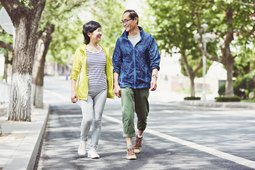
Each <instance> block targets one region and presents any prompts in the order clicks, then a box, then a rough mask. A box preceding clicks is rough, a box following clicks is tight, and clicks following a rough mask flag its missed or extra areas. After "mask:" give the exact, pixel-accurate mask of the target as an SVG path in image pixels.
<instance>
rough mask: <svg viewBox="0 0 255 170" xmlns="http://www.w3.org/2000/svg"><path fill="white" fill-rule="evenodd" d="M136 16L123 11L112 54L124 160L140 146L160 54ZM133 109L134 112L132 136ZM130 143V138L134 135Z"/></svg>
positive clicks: (134, 156)
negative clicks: (118, 101)
mask: <svg viewBox="0 0 255 170" xmlns="http://www.w3.org/2000/svg"><path fill="white" fill-rule="evenodd" d="M138 21H139V18H138V15H137V13H136V12H135V11H134V10H126V11H124V13H123V15H122V20H121V23H122V24H123V26H124V28H125V31H124V32H123V34H122V36H121V37H119V38H118V40H117V43H116V46H115V49H114V54H113V59H112V61H113V67H114V68H113V72H114V93H115V95H116V96H118V97H121V109H122V123H123V136H124V137H125V138H126V144H127V159H129V160H133V159H136V153H140V152H141V149H142V137H143V132H144V130H145V128H146V125H147V116H148V113H149V103H148V97H149V90H151V91H154V90H156V88H157V78H158V71H159V63H160V55H159V52H158V48H157V44H156V42H155V40H154V38H153V37H152V36H151V35H150V34H148V33H146V32H144V31H143V29H142V28H141V27H140V26H138ZM134 112H136V115H137V129H138V132H137V134H136V135H135V128H134ZM135 136H136V139H135V144H134V145H132V137H135Z"/></svg>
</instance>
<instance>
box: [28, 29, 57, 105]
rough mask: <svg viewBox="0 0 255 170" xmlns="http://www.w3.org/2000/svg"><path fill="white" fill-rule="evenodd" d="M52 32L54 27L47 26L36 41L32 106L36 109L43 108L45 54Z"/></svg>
mask: <svg viewBox="0 0 255 170" xmlns="http://www.w3.org/2000/svg"><path fill="white" fill-rule="evenodd" d="M53 32H54V25H52V24H51V25H50V24H48V25H47V26H46V28H45V30H44V32H43V33H42V34H41V35H40V38H39V39H38V42H37V45H36V50H35V61H34V66H33V85H32V86H33V90H32V100H33V105H34V106H35V107H37V108H43V78H44V65H45V58H46V54H47V52H48V49H49V45H50V42H51V39H52V37H51V35H52V33H53Z"/></svg>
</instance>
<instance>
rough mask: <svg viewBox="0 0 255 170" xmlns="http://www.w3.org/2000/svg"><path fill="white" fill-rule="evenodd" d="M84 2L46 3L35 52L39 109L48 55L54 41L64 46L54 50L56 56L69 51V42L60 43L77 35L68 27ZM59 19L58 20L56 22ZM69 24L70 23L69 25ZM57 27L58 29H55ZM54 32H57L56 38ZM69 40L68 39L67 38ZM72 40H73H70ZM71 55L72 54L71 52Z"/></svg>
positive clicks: (41, 105) (34, 86) (35, 103)
mask: <svg viewBox="0 0 255 170" xmlns="http://www.w3.org/2000/svg"><path fill="white" fill-rule="evenodd" d="M85 2H86V1H84V0H74V1H68V0H65V1H63V0H62V1H59V0H55V1H53V0H48V1H47V3H46V7H45V10H44V12H43V15H42V19H41V24H40V31H39V32H38V33H37V34H38V36H37V37H38V39H37V45H36V52H35V62H34V67H33V81H32V82H33V94H32V99H33V105H34V106H35V107H37V108H42V107H43V84H44V81H43V80H44V65H45V61H46V55H47V53H48V50H49V48H50V44H51V42H52V40H53V39H54V38H55V40H54V41H53V43H54V42H56V43H55V44H56V45H57V46H59V45H60V44H63V46H62V49H58V50H52V51H54V52H53V53H55V54H54V56H58V57H59V58H63V56H62V55H59V53H60V51H63V49H65V51H67V50H68V46H69V45H68V44H69V43H70V42H68V41H66V40H65V41H58V40H61V39H62V38H63V37H68V36H69V35H76V34H75V32H73V31H72V30H68V29H67V27H69V26H70V25H69V24H70V18H72V17H71V15H72V12H73V10H74V9H76V8H81V7H83V5H84V4H85ZM56 18H58V20H56ZM68 22H69V23H68ZM55 27H56V28H55ZM54 30H57V32H56V35H57V36H54V35H53V33H54ZM67 39H68V38H67ZM70 39H72V38H70ZM69 53H70V52H69Z"/></svg>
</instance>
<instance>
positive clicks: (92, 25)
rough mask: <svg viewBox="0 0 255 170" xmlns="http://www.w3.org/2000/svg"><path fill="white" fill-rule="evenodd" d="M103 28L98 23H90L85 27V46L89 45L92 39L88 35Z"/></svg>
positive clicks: (83, 30)
mask: <svg viewBox="0 0 255 170" xmlns="http://www.w3.org/2000/svg"><path fill="white" fill-rule="evenodd" d="M98 28H101V25H100V24H99V23H98V22H96V21H89V22H87V23H86V24H84V25H83V29H82V33H83V36H84V42H85V44H88V43H89V42H90V38H89V36H88V33H89V32H90V33H92V32H94V31H95V30H96V29H98Z"/></svg>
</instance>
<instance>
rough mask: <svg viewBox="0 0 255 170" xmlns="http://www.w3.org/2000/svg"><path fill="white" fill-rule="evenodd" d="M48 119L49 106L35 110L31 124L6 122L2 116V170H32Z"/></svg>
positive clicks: (0, 155) (0, 145) (0, 153)
mask: <svg viewBox="0 0 255 170" xmlns="http://www.w3.org/2000/svg"><path fill="white" fill-rule="evenodd" d="M47 118H48V105H46V106H45V107H44V109H33V112H32V121H31V122H14V121H6V120H7V116H6V115H5V116H3V115H2V116H0V122H1V126H2V136H1V137H0V170H1V169H4V170H26V169H28V170H30V169H31V170H32V169H33V168H34V164H35V161H36V156H37V154H38V150H39V147H40V143H41V139H42V136H43V133H44V130H45V126H46V122H47Z"/></svg>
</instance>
